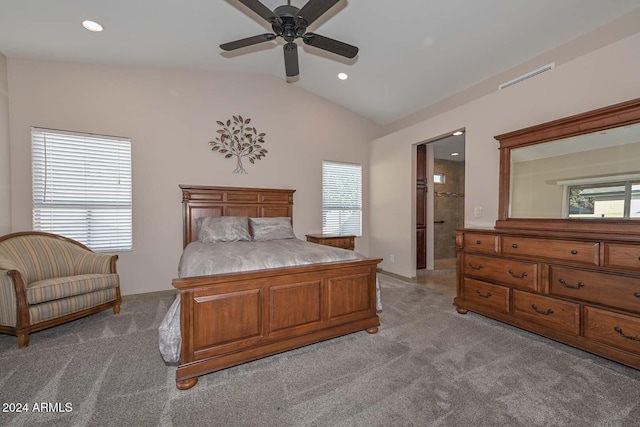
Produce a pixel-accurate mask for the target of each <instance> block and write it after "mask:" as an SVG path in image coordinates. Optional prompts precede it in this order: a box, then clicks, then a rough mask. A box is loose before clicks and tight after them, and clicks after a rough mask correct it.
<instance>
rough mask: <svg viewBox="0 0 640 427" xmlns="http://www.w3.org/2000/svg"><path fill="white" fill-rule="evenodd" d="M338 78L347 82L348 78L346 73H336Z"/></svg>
mask: <svg viewBox="0 0 640 427" xmlns="http://www.w3.org/2000/svg"><path fill="white" fill-rule="evenodd" d="M338 78H339V79H340V80H347V79H348V78H349V76H348V75H347V73H338Z"/></svg>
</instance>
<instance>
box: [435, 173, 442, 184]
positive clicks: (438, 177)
mask: <svg viewBox="0 0 640 427" xmlns="http://www.w3.org/2000/svg"><path fill="white" fill-rule="evenodd" d="M433 183H434V184H444V173H440V172H436V173H434V174H433Z"/></svg>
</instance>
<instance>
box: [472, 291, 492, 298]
mask: <svg viewBox="0 0 640 427" xmlns="http://www.w3.org/2000/svg"><path fill="white" fill-rule="evenodd" d="M476 293H477V294H478V295H480V296H481V297H482V298H490V297H491V296H492V294H491V292H487V293H486V294H485V295H482V293H481V292H480V291H479V290H478V289H476Z"/></svg>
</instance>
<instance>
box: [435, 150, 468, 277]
mask: <svg viewBox="0 0 640 427" xmlns="http://www.w3.org/2000/svg"><path fill="white" fill-rule="evenodd" d="M433 169H434V171H433V172H434V177H437V178H434V184H433V268H434V269H441V268H443V269H449V268H456V228H462V227H463V226H464V161H462V162H459V161H451V160H444V159H437V158H436V159H434V162H433ZM438 179H441V180H442V182H437V180H438Z"/></svg>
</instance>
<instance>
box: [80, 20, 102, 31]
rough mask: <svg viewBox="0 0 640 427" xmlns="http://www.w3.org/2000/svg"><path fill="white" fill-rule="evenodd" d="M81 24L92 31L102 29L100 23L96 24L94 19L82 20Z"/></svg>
mask: <svg viewBox="0 0 640 427" xmlns="http://www.w3.org/2000/svg"><path fill="white" fill-rule="evenodd" d="M82 26H83V27H84V28H86V29H87V30H89V31H93V32H94V33H99V32H100V31H102V30H104V28H103V27H102V25H100V24H98V23H97V22H95V21H88V20H87V21H82Z"/></svg>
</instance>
